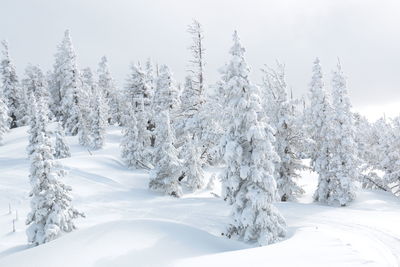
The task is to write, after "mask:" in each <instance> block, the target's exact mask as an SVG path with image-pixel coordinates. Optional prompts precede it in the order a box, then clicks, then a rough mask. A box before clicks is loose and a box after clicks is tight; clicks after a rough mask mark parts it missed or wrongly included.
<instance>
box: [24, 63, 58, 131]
mask: <svg viewBox="0 0 400 267" xmlns="http://www.w3.org/2000/svg"><path fill="white" fill-rule="evenodd" d="M22 87H23V89H24V90H23V91H24V94H25V95H26V96H30V95H31V94H32V95H33V96H34V97H35V99H39V98H40V99H42V101H43V103H44V104H45V106H44V107H43V108H44V112H45V113H46V114H47V116H49V118H51V116H52V113H51V111H50V107H49V102H50V93H49V89H48V84H47V79H46V76H45V75H44V73H43V72H42V70H41V69H40V68H39V67H38V66H33V65H29V66H28V67H27V68H26V69H25V77H24V79H23V80H22ZM30 101H31V100H30V99H29V98H28V97H26V98H24V100H23V101H21V108H20V110H22V109H23V110H24V112H23V113H24V114H22V113H21V119H20V120H21V121H22V120H23V121H24V123H23V124H27V123H28V120H29V108H28V106H29V104H30V103H29V102H30Z"/></svg>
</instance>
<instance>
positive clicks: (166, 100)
mask: <svg viewBox="0 0 400 267" xmlns="http://www.w3.org/2000/svg"><path fill="white" fill-rule="evenodd" d="M179 106H180V101H179V90H178V88H177V87H176V85H175V82H174V80H173V78H172V73H171V72H170V70H169V68H168V66H167V65H161V67H160V69H159V75H158V77H157V79H156V88H155V92H154V99H153V108H152V110H153V112H154V113H155V114H158V113H159V112H161V111H164V110H169V111H170V112H172V113H174V112H175V111H176V110H177V109H178V108H179Z"/></svg>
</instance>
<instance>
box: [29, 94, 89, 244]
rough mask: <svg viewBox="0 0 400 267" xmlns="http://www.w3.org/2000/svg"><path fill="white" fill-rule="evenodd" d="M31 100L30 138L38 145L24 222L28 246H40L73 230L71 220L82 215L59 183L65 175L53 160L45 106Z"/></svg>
mask: <svg viewBox="0 0 400 267" xmlns="http://www.w3.org/2000/svg"><path fill="white" fill-rule="evenodd" d="M32 100H33V103H32V111H33V113H32V119H31V120H34V121H35V123H33V124H32V125H31V129H30V134H35V136H36V138H37V143H36V144H35V145H34V147H33V153H32V155H31V156H30V160H31V168H30V175H29V179H30V183H31V186H32V189H31V191H30V193H29V196H30V197H31V211H30V212H29V214H28V217H27V220H26V224H27V225H29V226H28V228H27V231H26V233H27V236H28V241H29V243H32V244H34V245H40V244H43V243H46V242H49V241H51V240H53V239H56V238H57V237H59V236H60V235H61V234H62V233H66V232H71V231H72V230H74V229H75V224H74V223H73V220H74V219H76V218H78V217H80V216H82V217H83V216H84V215H83V213H80V212H79V211H77V210H76V209H74V208H73V207H72V205H71V200H72V199H71V195H70V192H71V190H72V189H71V187H69V186H67V185H65V184H64V183H63V182H62V181H61V179H62V178H63V176H64V175H65V172H64V171H63V170H62V169H60V166H57V164H56V162H55V161H54V158H53V154H54V150H53V148H52V145H51V141H50V137H49V134H48V132H47V129H46V127H47V126H46V124H47V116H46V114H45V113H44V112H43V105H44V103H43V102H42V101H41V100H40V99H38V101H37V105H36V103H35V100H34V98H33V97H32Z"/></svg>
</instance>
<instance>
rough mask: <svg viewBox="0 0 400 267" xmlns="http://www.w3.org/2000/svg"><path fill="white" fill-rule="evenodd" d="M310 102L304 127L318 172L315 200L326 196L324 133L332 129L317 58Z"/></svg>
mask: <svg viewBox="0 0 400 267" xmlns="http://www.w3.org/2000/svg"><path fill="white" fill-rule="evenodd" d="M309 97H310V103H309V106H308V107H307V108H306V110H305V118H306V129H307V133H308V135H309V137H310V141H311V142H310V144H309V151H308V154H309V156H310V159H311V161H310V164H311V167H312V169H313V171H315V172H316V173H318V189H317V191H316V192H315V194H314V199H315V200H316V201H325V200H326V199H327V198H328V193H327V192H328V176H329V174H328V173H329V161H330V157H331V153H332V151H331V148H330V146H329V145H328V143H327V142H326V141H325V140H326V134H328V133H329V132H331V131H332V129H331V127H332V123H331V122H330V120H331V116H332V112H333V111H332V106H331V104H330V101H329V98H328V94H327V92H326V91H325V88H324V82H323V75H322V68H321V65H320V61H319V59H318V58H316V59H315V61H314V65H313V69H312V79H311V83H310V94H309Z"/></svg>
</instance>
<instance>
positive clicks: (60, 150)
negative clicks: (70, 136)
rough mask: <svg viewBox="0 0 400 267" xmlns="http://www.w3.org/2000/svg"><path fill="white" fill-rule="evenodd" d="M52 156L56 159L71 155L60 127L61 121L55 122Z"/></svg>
mask: <svg viewBox="0 0 400 267" xmlns="http://www.w3.org/2000/svg"><path fill="white" fill-rule="evenodd" d="M54 157H55V158H56V159H63V158H69V157H71V152H70V151H69V146H68V144H67V142H66V141H65V134H64V129H63V128H62V125H61V123H58V124H57V130H56V145H55V152H54Z"/></svg>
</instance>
